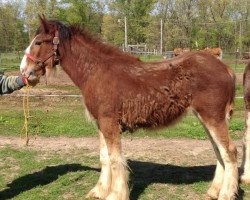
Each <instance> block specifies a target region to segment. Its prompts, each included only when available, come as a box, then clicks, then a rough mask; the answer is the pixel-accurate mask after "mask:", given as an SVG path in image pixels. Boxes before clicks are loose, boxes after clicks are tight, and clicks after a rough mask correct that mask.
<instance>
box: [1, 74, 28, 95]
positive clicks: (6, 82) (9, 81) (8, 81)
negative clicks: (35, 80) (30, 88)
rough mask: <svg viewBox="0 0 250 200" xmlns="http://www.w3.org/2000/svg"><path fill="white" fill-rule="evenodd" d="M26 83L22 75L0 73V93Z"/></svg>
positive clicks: (7, 91)
mask: <svg viewBox="0 0 250 200" xmlns="http://www.w3.org/2000/svg"><path fill="white" fill-rule="evenodd" d="M25 85H26V80H25V78H24V77H23V76H4V75H0V94H1V95H2V94H9V93H12V92H13V91H15V90H19V89H21V88H22V87H23V86H25Z"/></svg>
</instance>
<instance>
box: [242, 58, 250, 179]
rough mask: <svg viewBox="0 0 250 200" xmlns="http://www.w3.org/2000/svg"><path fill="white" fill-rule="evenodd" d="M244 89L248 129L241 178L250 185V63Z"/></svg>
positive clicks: (247, 67)
mask: <svg viewBox="0 0 250 200" xmlns="http://www.w3.org/2000/svg"><path fill="white" fill-rule="evenodd" d="M243 87H244V101H245V109H246V114H245V115H246V126H247V128H246V131H245V136H244V147H243V162H242V166H241V167H242V170H243V172H244V173H243V175H242V177H241V181H242V182H243V183H250V62H249V63H248V65H247V66H246V68H245V71H244V75H243Z"/></svg>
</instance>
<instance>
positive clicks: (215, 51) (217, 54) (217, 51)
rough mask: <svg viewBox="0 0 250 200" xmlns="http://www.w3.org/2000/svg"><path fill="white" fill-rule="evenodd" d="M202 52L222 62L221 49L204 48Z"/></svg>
mask: <svg viewBox="0 0 250 200" xmlns="http://www.w3.org/2000/svg"><path fill="white" fill-rule="evenodd" d="M204 51H206V52H208V53H210V54H212V55H214V56H215V57H216V58H218V59H220V60H222V49H221V48H208V47H206V48H205V49H204Z"/></svg>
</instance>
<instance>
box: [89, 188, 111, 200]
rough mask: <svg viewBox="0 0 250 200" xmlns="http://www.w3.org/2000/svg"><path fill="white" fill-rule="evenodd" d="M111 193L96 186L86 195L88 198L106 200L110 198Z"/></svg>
mask: <svg viewBox="0 0 250 200" xmlns="http://www.w3.org/2000/svg"><path fill="white" fill-rule="evenodd" d="M108 193H109V191H108V190H105V189H103V188H101V187H100V186H95V187H94V188H93V189H92V190H90V191H89V193H88V194H87V195H86V198H96V199H103V200H104V199H105V198H106V197H107V196H108Z"/></svg>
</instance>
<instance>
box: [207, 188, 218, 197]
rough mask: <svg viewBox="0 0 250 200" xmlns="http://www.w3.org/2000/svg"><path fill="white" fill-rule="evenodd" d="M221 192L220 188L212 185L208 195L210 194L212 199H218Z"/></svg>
mask: <svg viewBox="0 0 250 200" xmlns="http://www.w3.org/2000/svg"><path fill="white" fill-rule="evenodd" d="M219 193H220V189H219V188H217V187H212V186H211V187H210V188H209V189H208V191H207V195H208V196H209V198H210V199H218V196H219Z"/></svg>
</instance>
